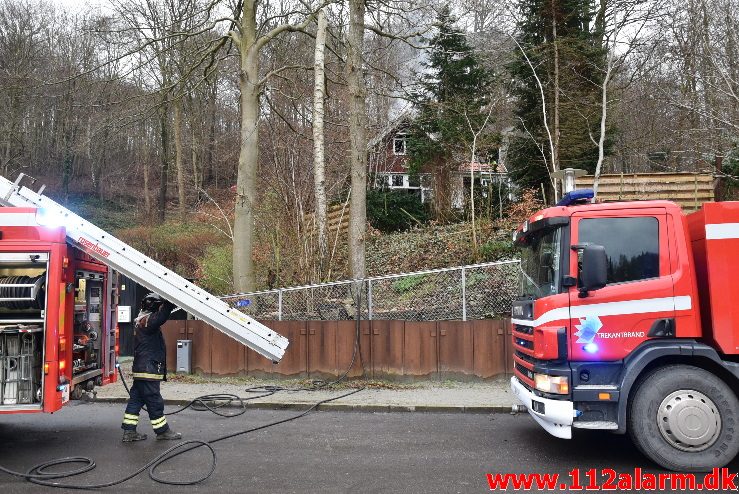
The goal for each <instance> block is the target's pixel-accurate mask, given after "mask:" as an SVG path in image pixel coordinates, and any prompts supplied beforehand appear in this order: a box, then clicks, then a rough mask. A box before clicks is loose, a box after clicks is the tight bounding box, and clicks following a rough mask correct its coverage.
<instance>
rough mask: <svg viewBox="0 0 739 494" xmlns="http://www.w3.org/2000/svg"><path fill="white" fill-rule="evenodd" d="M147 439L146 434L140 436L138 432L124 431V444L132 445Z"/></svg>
mask: <svg viewBox="0 0 739 494" xmlns="http://www.w3.org/2000/svg"><path fill="white" fill-rule="evenodd" d="M144 439H146V434H139V433H138V432H136V431H123V442H124V443H132V442H134V441H143V440H144Z"/></svg>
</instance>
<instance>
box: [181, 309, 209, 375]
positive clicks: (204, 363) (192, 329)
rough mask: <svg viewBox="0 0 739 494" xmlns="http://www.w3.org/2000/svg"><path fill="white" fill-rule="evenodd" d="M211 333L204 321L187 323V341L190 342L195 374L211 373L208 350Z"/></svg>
mask: <svg viewBox="0 0 739 494" xmlns="http://www.w3.org/2000/svg"><path fill="white" fill-rule="evenodd" d="M213 331H214V330H213V328H212V327H211V326H209V325H208V324H206V323H205V322H204V321H192V320H190V321H187V339H188V340H192V369H193V371H195V372H200V373H202V374H211V373H212V372H213V367H212V359H211V348H210V347H211V342H212V336H213Z"/></svg>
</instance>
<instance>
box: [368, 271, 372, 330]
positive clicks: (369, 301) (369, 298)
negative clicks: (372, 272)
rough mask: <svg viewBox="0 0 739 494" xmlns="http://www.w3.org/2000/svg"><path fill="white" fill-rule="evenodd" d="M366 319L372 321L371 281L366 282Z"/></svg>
mask: <svg viewBox="0 0 739 494" xmlns="http://www.w3.org/2000/svg"><path fill="white" fill-rule="evenodd" d="M367 319H368V320H370V321H371V320H372V280H367Z"/></svg>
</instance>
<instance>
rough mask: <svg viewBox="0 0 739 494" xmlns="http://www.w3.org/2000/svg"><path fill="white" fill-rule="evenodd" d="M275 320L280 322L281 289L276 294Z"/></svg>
mask: <svg viewBox="0 0 739 494" xmlns="http://www.w3.org/2000/svg"><path fill="white" fill-rule="evenodd" d="M277 320H278V321H282V288H280V291H279V292H277Z"/></svg>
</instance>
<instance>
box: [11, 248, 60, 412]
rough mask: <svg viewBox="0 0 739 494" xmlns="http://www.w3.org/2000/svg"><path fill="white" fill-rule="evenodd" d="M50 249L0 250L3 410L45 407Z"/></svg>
mask: <svg viewBox="0 0 739 494" xmlns="http://www.w3.org/2000/svg"><path fill="white" fill-rule="evenodd" d="M48 263H49V254H48V253H46V252H28V253H15V252H14V253H0V409H2V408H14V409H16V408H30V409H36V408H41V406H42V400H43V392H42V389H43V378H44V374H43V362H44V355H43V353H44V346H45V345H44V335H45V329H46V323H45V319H46V317H45V316H46V304H47V300H46V283H47V271H48Z"/></svg>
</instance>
